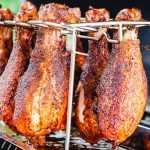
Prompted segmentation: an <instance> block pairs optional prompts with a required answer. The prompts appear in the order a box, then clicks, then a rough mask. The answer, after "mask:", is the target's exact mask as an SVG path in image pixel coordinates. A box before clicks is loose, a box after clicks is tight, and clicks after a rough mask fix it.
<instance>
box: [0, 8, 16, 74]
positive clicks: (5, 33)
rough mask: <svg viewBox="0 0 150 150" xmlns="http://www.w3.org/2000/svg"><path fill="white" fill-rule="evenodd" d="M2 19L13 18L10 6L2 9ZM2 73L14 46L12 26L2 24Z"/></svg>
mask: <svg viewBox="0 0 150 150" xmlns="http://www.w3.org/2000/svg"><path fill="white" fill-rule="evenodd" d="M0 20H13V14H12V12H11V11H10V9H9V8H7V9H4V10H3V9H0ZM0 33H1V34H0V75H1V74H2V73H3V71H4V69H5V66H6V64H7V62H8V59H9V56H10V53H11V51H12V47H13V41H12V40H13V39H12V35H13V34H12V27H6V26H3V25H1V26H0Z"/></svg>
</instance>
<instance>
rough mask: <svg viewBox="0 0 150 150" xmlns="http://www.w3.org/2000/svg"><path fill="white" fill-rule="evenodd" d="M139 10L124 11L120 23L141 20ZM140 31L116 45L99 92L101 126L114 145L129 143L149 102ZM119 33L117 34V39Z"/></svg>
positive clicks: (133, 31)
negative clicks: (138, 34) (139, 37)
mask: <svg viewBox="0 0 150 150" xmlns="http://www.w3.org/2000/svg"><path fill="white" fill-rule="evenodd" d="M140 19H141V12H140V11H139V10H138V9H135V8H133V9H124V10H122V11H120V12H119V13H118V15H117V17H116V20H130V21H137V20H140ZM137 33H138V32H137V29H135V28H131V29H130V28H129V29H127V30H126V31H125V32H124V35H123V41H122V42H120V43H119V44H114V45H113V49H112V53H111V56H110V59H109V62H108V65H107V67H106V69H105V70H104V72H103V74H102V76H101V78H100V80H99V84H98V87H97V88H96V93H97V96H98V122H99V124H98V126H99V130H100V132H101V133H102V135H103V138H105V139H107V140H110V141H111V142H113V143H114V144H119V143H121V142H123V141H125V140H126V139H127V138H128V137H129V136H130V135H132V133H133V132H134V131H135V129H136V128H137V125H138V123H139V121H140V120H141V118H142V116H143V113H144V110H145V106H146V100H147V81H146V75H145V72H144V68H143V63H142V56H141V52H140V42H139V40H138V39H137ZM117 36H118V33H117V32H115V33H114V38H116V37H117Z"/></svg>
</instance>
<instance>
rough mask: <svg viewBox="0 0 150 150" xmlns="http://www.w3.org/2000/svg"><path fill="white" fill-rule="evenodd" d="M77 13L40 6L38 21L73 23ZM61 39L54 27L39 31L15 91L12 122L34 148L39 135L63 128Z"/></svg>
mask: <svg viewBox="0 0 150 150" xmlns="http://www.w3.org/2000/svg"><path fill="white" fill-rule="evenodd" d="M79 12H80V10H79V8H69V7H67V6H65V5H59V4H53V3H52V4H47V5H44V6H41V8H40V10H39V19H40V20H44V21H51V22H56V23H60V22H62V21H64V22H71V23H76V22H77V21H78V17H77V16H78V13H79ZM63 38H65V37H61V30H60V29H58V28H54V27H51V28H44V27H42V28H39V30H38V35H37V40H36V45H35V48H34V50H33V51H32V54H31V59H30V64H29V67H28V69H27V71H26V73H25V74H24V75H23V76H22V78H21V80H20V81H19V85H18V88H17V92H16V96H15V111H14V115H13V121H14V124H15V126H16V128H17V129H18V130H19V131H20V133H21V134H23V135H25V136H27V137H30V141H31V142H32V143H33V144H34V145H40V146H43V145H44V141H42V142H41V138H42V136H45V135H47V134H50V133H51V132H54V131H58V130H60V129H64V128H65V124H66V109H67V100H68V76H67V74H68V72H67V66H66V60H65V59H64V57H63V51H62V50H63V49H64V48H65V47H64V46H65V44H64V42H65V40H64V39H63ZM39 139H40V140H39Z"/></svg>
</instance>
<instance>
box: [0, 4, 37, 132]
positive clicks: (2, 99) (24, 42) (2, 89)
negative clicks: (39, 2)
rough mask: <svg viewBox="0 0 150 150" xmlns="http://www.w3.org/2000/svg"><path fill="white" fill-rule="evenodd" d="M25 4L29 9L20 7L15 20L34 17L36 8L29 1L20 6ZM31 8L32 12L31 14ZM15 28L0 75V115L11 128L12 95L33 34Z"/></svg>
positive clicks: (29, 50)
mask: <svg viewBox="0 0 150 150" xmlns="http://www.w3.org/2000/svg"><path fill="white" fill-rule="evenodd" d="M26 6H28V7H31V9H28V8H26V9H21V10H20V12H18V13H17V15H16V20H17V21H20V18H21V21H24V22H26V21H27V20H28V19H35V18H36V17H37V13H35V11H36V12H37V10H36V8H35V7H33V5H32V4H31V3H29V2H27V3H25V4H24V5H23V6H22V8H25V7H26ZM32 8H33V9H32ZM32 10H33V12H34V13H33V15H32ZM28 14H29V16H30V17H29V16H28ZM20 16H21V17H20ZM24 16H25V18H24ZM26 18H28V19H26ZM15 30H16V41H15V43H14V46H13V50H12V53H11V55H10V58H9V60H8V63H7V65H6V67H5V70H4V72H3V74H2V75H1V77H0V116H1V118H2V120H3V121H4V122H5V123H6V124H7V125H8V126H9V127H10V128H11V129H13V130H14V129H15V128H14V125H13V122H12V116H13V111H14V107H15V106H14V96H15V92H16V88H17V86H18V81H19V79H20V77H21V76H22V74H23V73H24V72H25V71H26V69H27V65H28V63H29V58H30V52H31V50H32V47H31V45H32V37H33V35H34V31H33V29H29V28H28V29H27V28H23V27H16V29H15ZM15 131H16V130H15Z"/></svg>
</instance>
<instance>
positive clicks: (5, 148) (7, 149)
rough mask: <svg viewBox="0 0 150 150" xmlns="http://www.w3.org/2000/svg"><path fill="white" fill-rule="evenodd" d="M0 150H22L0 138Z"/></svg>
mask: <svg viewBox="0 0 150 150" xmlns="http://www.w3.org/2000/svg"><path fill="white" fill-rule="evenodd" d="M0 150H24V149H22V148H20V147H19V146H17V145H15V144H14V143H12V142H10V141H8V140H6V139H4V138H2V137H0Z"/></svg>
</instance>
